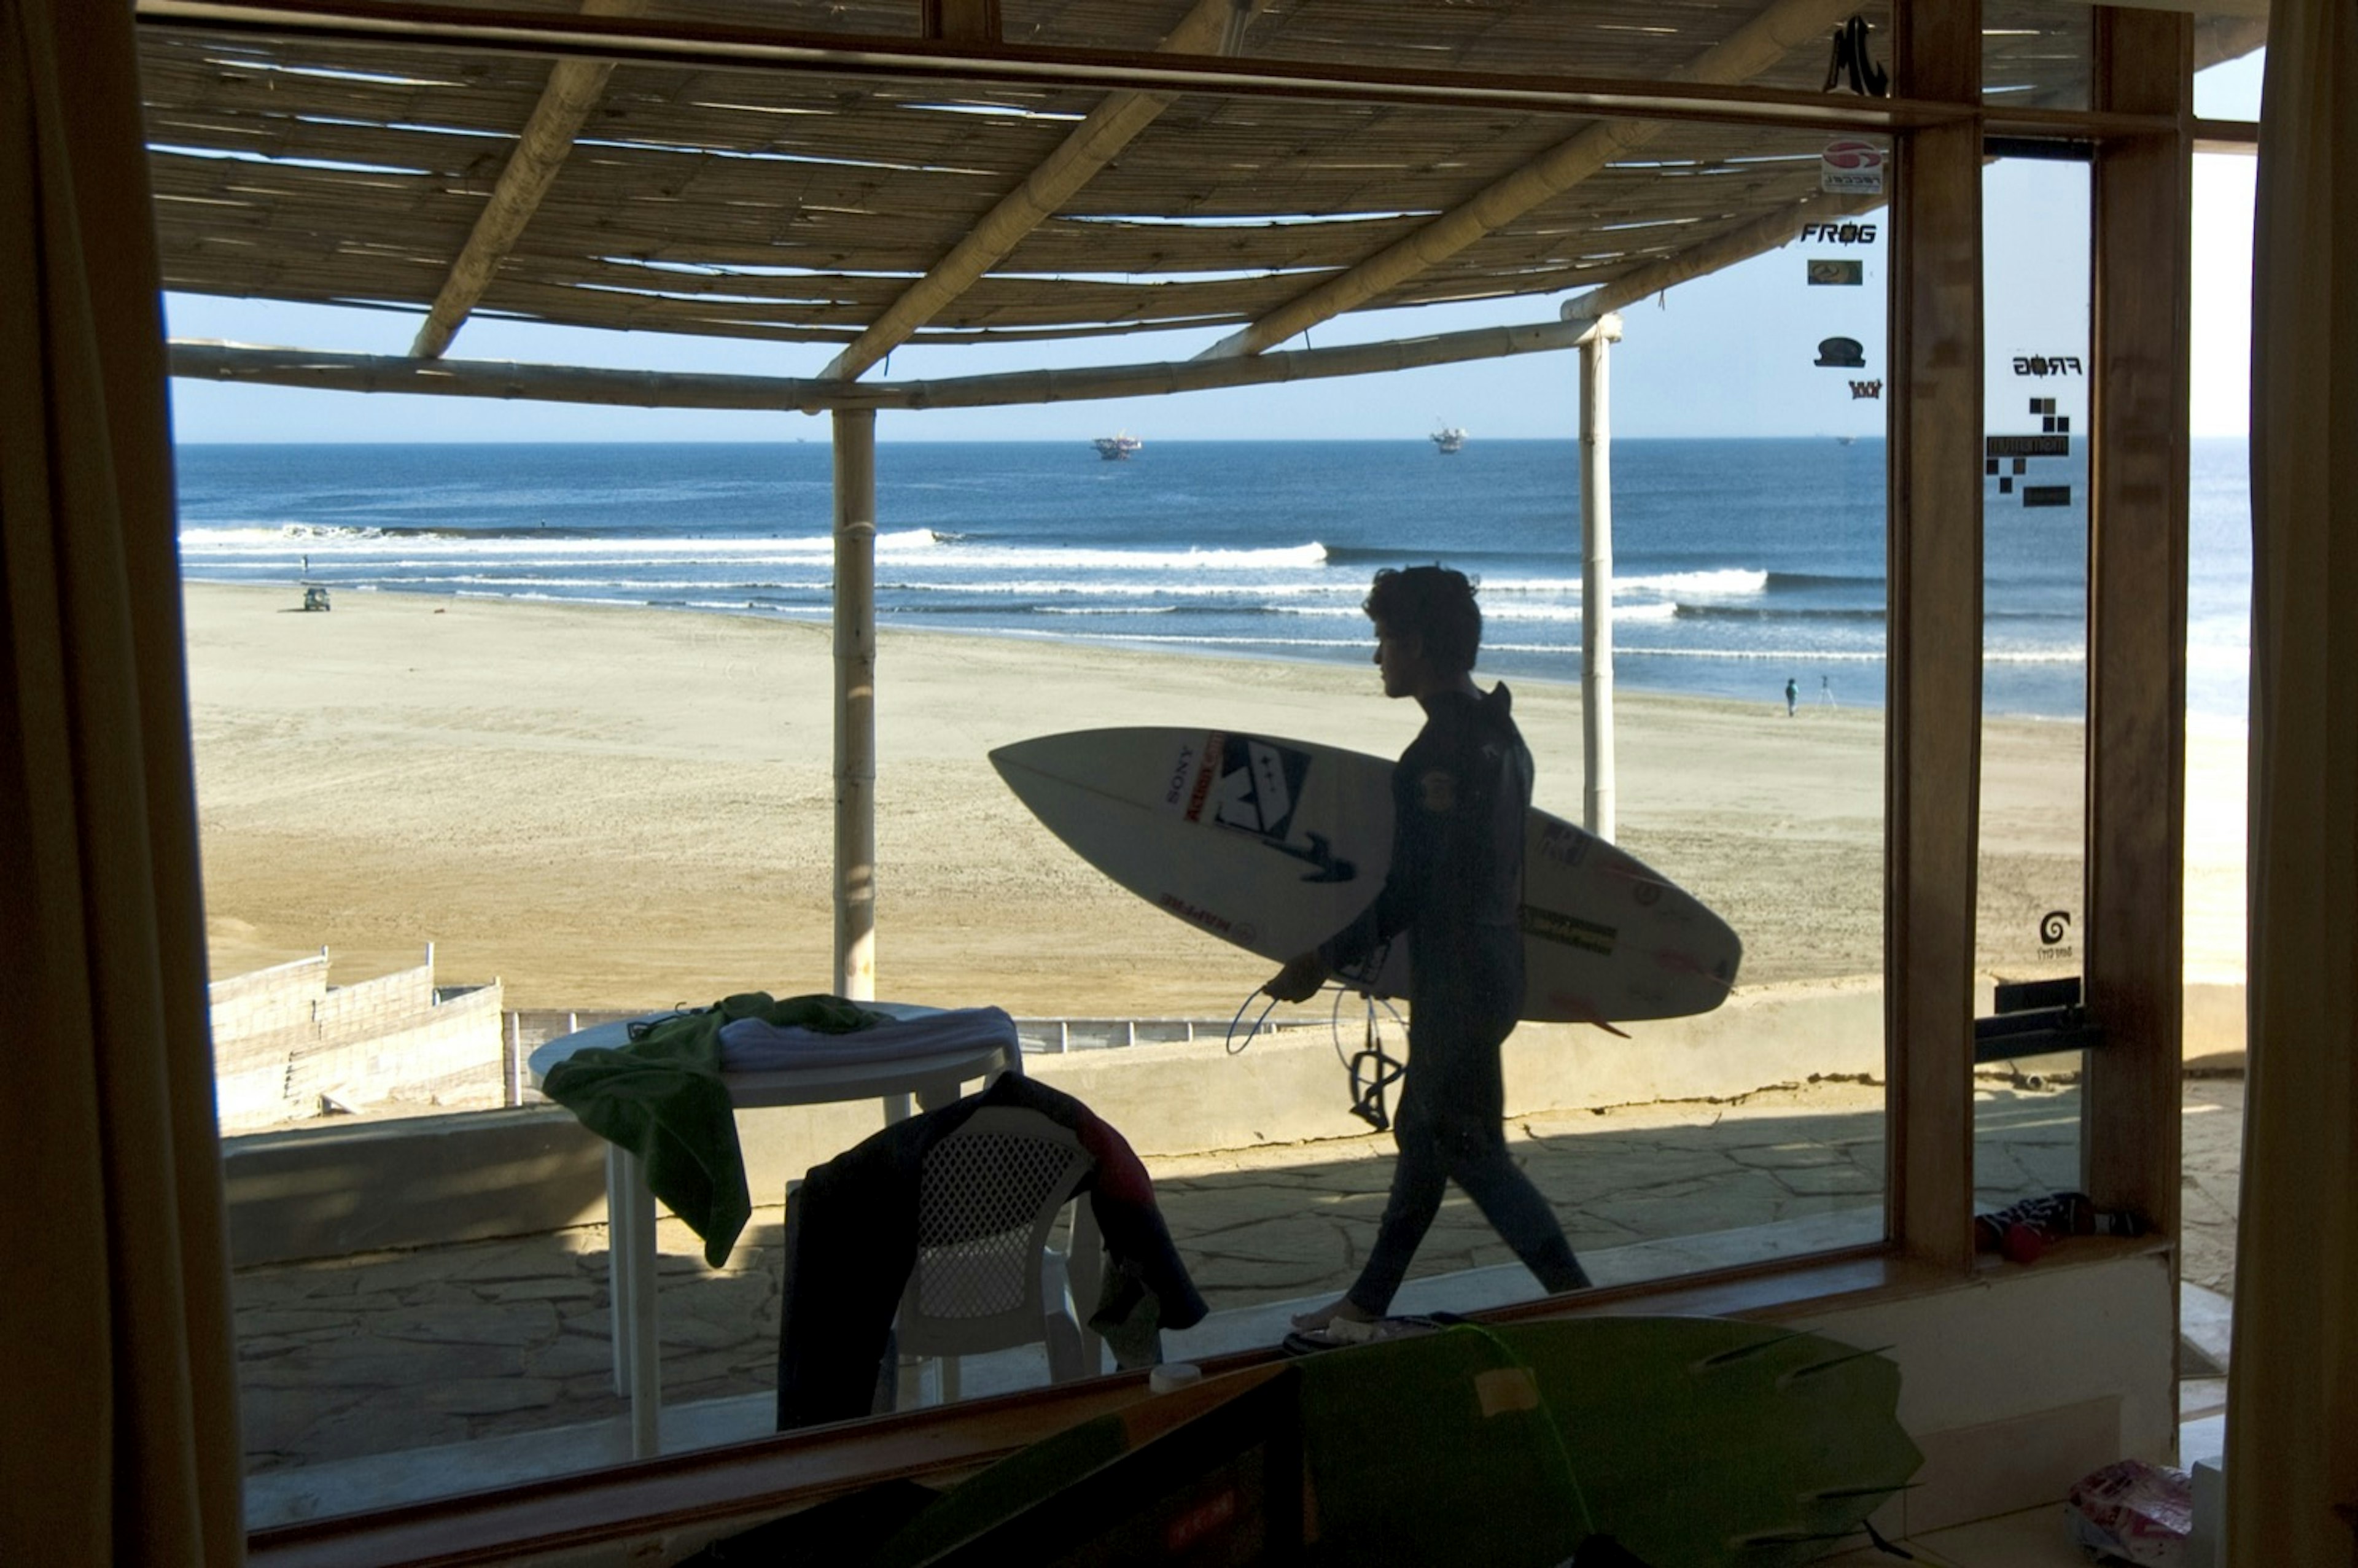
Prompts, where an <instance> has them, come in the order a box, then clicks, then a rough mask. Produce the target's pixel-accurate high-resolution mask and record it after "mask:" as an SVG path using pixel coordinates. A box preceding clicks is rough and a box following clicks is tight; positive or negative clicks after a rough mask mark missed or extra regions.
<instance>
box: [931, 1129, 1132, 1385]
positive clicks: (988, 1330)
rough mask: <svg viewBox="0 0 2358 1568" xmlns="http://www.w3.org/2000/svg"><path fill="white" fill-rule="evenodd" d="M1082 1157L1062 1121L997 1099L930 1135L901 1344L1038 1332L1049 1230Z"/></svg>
mask: <svg viewBox="0 0 2358 1568" xmlns="http://www.w3.org/2000/svg"><path fill="white" fill-rule="evenodd" d="M1089 1165H1090V1161H1089V1156H1088V1155H1087V1152H1084V1151H1083V1150H1082V1148H1081V1145H1080V1140H1078V1139H1077V1138H1076V1137H1074V1135H1073V1134H1072V1132H1071V1131H1070V1130H1067V1129H1065V1128H1063V1127H1059V1126H1057V1125H1056V1123H1055V1122H1053V1121H1051V1120H1049V1119H1047V1118H1046V1117H1044V1116H1043V1115H1041V1114H1040V1113H1039V1112H1038V1111H1035V1110H1020V1109H1016V1108H1011V1107H1005V1106H984V1107H982V1108H980V1109H979V1110H976V1111H975V1112H974V1113H973V1114H972V1115H970V1116H968V1118H967V1119H966V1121H965V1123H964V1124H963V1125H962V1126H960V1127H959V1128H958V1130H957V1131H955V1132H953V1133H951V1134H949V1135H948V1136H947V1137H946V1138H944V1139H943V1140H942V1141H940V1142H938V1143H936V1144H935V1145H934V1147H933V1148H932V1150H930V1151H929V1152H927V1153H926V1155H925V1168H924V1170H923V1172H922V1173H920V1176H919V1184H918V1198H917V1261H916V1266H915V1267H914V1269H912V1270H911V1271H910V1272H909V1282H908V1285H907V1286H906V1287H905V1288H904V1289H903V1292H902V1296H901V1316H900V1323H899V1328H898V1334H899V1338H900V1346H901V1349H902V1350H903V1352H905V1353H907V1354H910V1355H916V1356H965V1355H975V1354H979V1353H981V1352H983V1351H986V1350H996V1349H1000V1348H1003V1347H1005V1346H1010V1345H1020V1344H1023V1343H1026V1342H1028V1341H1032V1340H1036V1339H1038V1338H1040V1337H1041V1332H1042V1331H1041V1322H1042V1318H1043V1315H1044V1312H1045V1311H1046V1309H1047V1307H1048V1305H1049V1304H1050V1303H1046V1302H1044V1299H1043V1296H1042V1292H1041V1262H1042V1257H1043V1254H1044V1252H1045V1250H1046V1248H1047V1245H1048V1233H1049V1231H1050V1229H1051V1228H1052V1227H1054V1226H1055V1223H1056V1215H1057V1211H1058V1210H1060V1209H1062V1208H1063V1207H1064V1206H1065V1203H1066V1202H1067V1201H1068V1200H1069V1199H1070V1198H1071V1197H1072V1195H1073V1190H1074V1189H1075V1188H1076V1187H1077V1186H1078V1185H1079V1184H1080V1183H1081V1180H1082V1178H1083V1177H1085V1176H1087V1173H1088V1171H1089ZM1056 1304H1059V1305H1061V1303H1056Z"/></svg>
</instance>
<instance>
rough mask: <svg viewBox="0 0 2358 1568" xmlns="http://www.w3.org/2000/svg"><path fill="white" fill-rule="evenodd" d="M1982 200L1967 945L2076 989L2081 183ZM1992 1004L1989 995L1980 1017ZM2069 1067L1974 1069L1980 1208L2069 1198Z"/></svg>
mask: <svg viewBox="0 0 2358 1568" xmlns="http://www.w3.org/2000/svg"><path fill="white" fill-rule="evenodd" d="M1983 200H1984V202H1985V213H1986V223H1985V228H1984V243H1985V253H1984V254H1985V267H1984V280H1985V288H1986V290H1987V294H1986V307H1985V322H1986V341H1987V345H1988V351H1989V363H1988V369H1987V373H1986V374H1987V383H1986V384H1987V389H1988V391H1987V421H1988V422H1987V426H1986V430H1987V436H1986V441H1985V450H1986V454H1987V455H1986V456H1985V460H1984V464H1983V469H1984V478H1983V503H1984V510H1983V522H1984V527H1985V546H1984V548H1985V556H1984V571H1985V578H1984V587H1983V592H1984V601H1983V608H1984V615H1985V619H1984V623H1983V624H1984V635H1983V649H1982V658H1983V681H1982V694H1983V724H1982V816H1981V866H1980V879H1981V895H1980V896H1981V905H1980V938H1979V942H1978V947H1979V953H1980V959H1979V962H1980V966H1981V968H1982V971H1983V974H1984V976H1985V980H1986V981H1987V982H1994V983H1995V984H1996V985H1997V986H2001V987H2002V986H2006V985H2009V984H2017V983H2021V982H2027V981H2038V980H2052V979H2070V980H2076V979H2077V977H2078V975H2079V973H2080V959H2079V956H2078V955H2079V952H2080V943H2081V937H2080V934H2079V928H2080V925H2081V922H2082V917H2083V914H2084V908H2085V905H2084V902H2083V899H2084V887H2085V880H2086V879H2085V865H2086V845H2085V831H2084V824H2085V807H2084V803H2083V788H2084V785H2083V780H2084V777H2085V764H2086V736H2085V725H2084V719H2085V715H2086V708H2087V668H2086V658H2087V625H2088V595H2087V559H2088V510H2087V503H2088V495H2087V479H2088V427H2087V418H2088V360H2087V353H2088V349H2087V345H2088V321H2089V316H2088V279H2089V276H2090V273H2089V248H2088V246H2089V228H2088V200H2089V184H2088V168H2087V166H2086V165H2084V164H2081V163H2050V162H2044V161H2035V160H2033V161H2026V160H2021V159H2001V160H1998V161H1996V162H1994V163H1992V164H1990V165H1989V166H1988V168H1987V170H1986V172H1985V175H1984V178H1983ZM2039 1000H2040V1001H2042V1002H2047V1001H2048V1000H2049V999H2039ZM1995 1005H1996V1002H1995V1000H1994V999H1993V997H1992V996H1991V995H1990V993H1988V992H1986V991H1985V993H1984V997H1983V1001H1982V1004H1981V1006H1980V1009H1979V1011H1981V1013H1982V1014H1983V1015H1984V1016H1985V1018H1988V1017H1990V1016H1991V1015H1992V1014H1993V1011H1994V1009H1995ZM2050 1005H2051V1003H2050ZM2028 1016H2029V1014H2028V1013H2018V1014H2011V1015H2008V1016H2006V1017H2005V1018H2001V1019H1999V1020H1998V1021H1997V1022H2000V1023H2006V1024H2011V1023H2015V1022H2020V1021H2021V1020H2022V1019H2023V1018H2025V1017H2028ZM2033 1038H2034V1039H2035V1038H2037V1037H2033ZM2080 1065H2081V1064H2080V1054H2078V1053H2077V1052H2071V1051H2066V1052H2061V1053H2058V1052H2056V1051H2054V1050H2053V1049H2052V1046H2051V1043H2049V1044H2048V1047H2047V1048H2046V1049H2043V1050H2042V1049H2039V1046H2038V1045H2036V1044H2034V1045H2032V1046H2030V1047H2028V1048H2026V1049H2025V1051H2024V1052H2023V1054H2019V1055H2014V1056H2002V1057H1998V1058H1996V1059H1994V1060H1988V1061H1985V1062H1983V1063H1982V1064H1981V1065H1980V1067H1979V1068H1978V1070H1977V1072H1976V1075H1975V1076H1976V1083H1977V1089H1976V1096H1975V1098H1976V1106H1975V1139H1974V1201H1975V1204H1976V1206H1978V1207H1979V1208H1980V1209H1981V1210H1983V1211H1989V1210H1994V1209H2000V1208H2003V1207H2005V1206H2007V1205H2010V1204H2013V1203H2015V1202H2017V1201H2019V1200H2021V1199H2024V1198H2028V1197H2033V1196H2037V1195H2043V1194H2047V1193H2051V1192H2059V1191H2068V1190H2070V1189H2071V1188H2073V1187H2076V1186H2077V1185H2078V1184H2079V1180H2080V1177H2079V1078H2080Z"/></svg>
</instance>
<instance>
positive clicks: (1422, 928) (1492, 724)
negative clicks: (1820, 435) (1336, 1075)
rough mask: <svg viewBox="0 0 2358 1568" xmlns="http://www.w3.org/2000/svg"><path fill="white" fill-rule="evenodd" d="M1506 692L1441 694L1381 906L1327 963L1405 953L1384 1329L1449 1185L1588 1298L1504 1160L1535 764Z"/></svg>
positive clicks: (1411, 752)
mask: <svg viewBox="0 0 2358 1568" xmlns="http://www.w3.org/2000/svg"><path fill="white" fill-rule="evenodd" d="M1511 702H1512V699H1511V698H1510V697H1509V695H1508V692H1507V688H1506V687H1504V686H1500V687H1496V688H1494V689H1493V690H1492V691H1491V692H1490V694H1489V695H1488V696H1487V697H1471V696H1466V695H1464V694H1462V693H1455V692H1452V693H1446V694H1444V695H1442V696H1439V697H1433V699H1432V700H1431V701H1430V703H1429V704H1428V706H1427V708H1426V715H1425V723H1424V729H1423V730H1422V732H1420V733H1419V734H1418V736H1417V738H1416V740H1415V741H1413V742H1412V744H1411V745H1410V746H1409V749H1408V750H1407V751H1406V752H1402V753H1401V759H1400V762H1399V763H1398V764H1397V765H1396V766H1395V767H1394V768H1393V770H1392V858H1391V869H1390V871H1389V872H1387V873H1386V875H1385V879H1384V886H1383V891H1382V892H1379V894H1378V895H1377V896H1376V900H1375V902H1374V903H1372V904H1370V905H1369V906H1368V908H1367V909H1366V910H1365V911H1364V912H1363V913H1362V914H1360V915H1359V917H1358V918H1357V920H1354V921H1353V922H1352V923H1351V924H1350V925H1347V926H1345V927H1344V928H1343V929H1342V930H1341V931H1338V932H1336V934H1335V935H1333V936H1332V937H1330V938H1328V939H1327V940H1326V941H1325V943H1324V944H1322V945H1321V946H1320V947H1319V949H1318V952H1319V957H1321V958H1323V959H1324V960H1325V963H1326V966H1327V968H1330V969H1332V970H1336V971H1338V972H1346V971H1348V970H1350V969H1352V968H1354V967H1355V966H1357V965H1358V964H1359V963H1361V962H1362V961H1364V960H1365V959H1367V958H1368V957H1369V955H1371V954H1372V953H1373V952H1374V951H1375V950H1376V949H1377V948H1378V947H1379V946H1382V945H1383V944H1384V943H1386V942H1389V941H1390V940H1391V939H1392V938H1394V937H1396V936H1401V935H1406V936H1407V937H1408V939H1409V1007H1410V1012H1409V1031H1408V1040H1409V1056H1408V1072H1407V1076H1406V1077H1405V1079H1404V1080H1403V1082H1402V1086H1401V1099H1400V1110H1399V1114H1398V1115H1397V1116H1396V1117H1395V1118H1394V1119H1393V1125H1392V1137H1393V1139H1394V1141H1396V1142H1397V1144H1398V1145H1399V1148H1400V1160H1399V1162H1398V1163H1397V1165H1395V1166H1394V1168H1393V1172H1392V1189H1391V1196H1390V1200H1389V1201H1388V1202H1387V1203H1386V1204H1385V1206H1384V1217H1383V1222H1382V1225H1381V1226H1380V1227H1379V1229H1378V1231H1377V1233H1376V1245H1375V1249H1374V1250H1373V1251H1372V1252H1371V1253H1369V1254H1368V1261H1367V1264H1366V1266H1365V1267H1364V1268H1362V1269H1361V1270H1360V1271H1359V1278H1358V1281H1357V1283H1356V1284H1354V1285H1353V1286H1352V1287H1351V1291H1350V1301H1351V1303H1352V1304H1353V1305H1355V1306H1357V1307H1358V1308H1360V1309H1361V1310H1362V1311H1364V1312H1368V1313H1371V1314H1382V1313H1384V1312H1385V1311H1386V1310H1388V1309H1389V1308H1390V1305H1391V1300H1392V1294H1393V1292H1395V1291H1397V1290H1399V1288H1400V1283H1401V1279H1402V1278H1403V1277H1405V1276H1406V1274H1407V1273H1408V1266H1409V1263H1410V1261H1411V1260H1412V1259H1413V1258H1414V1257H1415V1256H1416V1249H1417V1246H1418V1244H1419V1243H1420V1242H1422V1240H1423V1239H1424V1233H1425V1231H1426V1230H1427V1229H1428V1228H1430V1227H1431V1226H1432V1224H1433V1216H1434V1215H1435V1214H1437V1213H1438V1212H1440V1208H1441V1199H1442V1193H1443V1189H1444V1186H1445V1185H1446V1184H1447V1183H1448V1182H1449V1181H1450V1180H1452V1179H1453V1178H1454V1179H1455V1181H1456V1183H1457V1184H1458V1185H1459V1186H1460V1187H1463V1188H1464V1189H1465V1190H1466V1195H1467V1196H1468V1197H1471V1198H1472V1199H1473V1200H1474V1202H1475V1204H1476V1206H1477V1207H1479V1208H1480V1209H1481V1211H1482V1214H1483V1217H1485V1218H1487V1220H1489V1222H1490V1226H1491V1228H1493V1229H1495V1230H1496V1231H1498V1235H1499V1236H1500V1238H1503V1239H1504V1240H1505V1241H1506V1243H1507V1244H1508V1245H1509V1247H1512V1248H1513V1249H1515V1253H1516V1255H1517V1256H1518V1257H1520V1258H1521V1259H1522V1260H1523V1262H1524V1263H1525V1264H1526V1265H1527V1266H1528V1267H1529V1268H1530V1269H1531V1272H1532V1273H1534V1274H1536V1275H1538V1276H1539V1279H1540V1282H1541V1284H1543V1285H1545V1286H1546V1287H1547V1288H1548V1289H1549V1290H1551V1291H1566V1290H1574V1289H1578V1288H1579V1287H1581V1286H1584V1285H1585V1284H1587V1283H1588V1276H1587V1275H1586V1274H1585V1272H1583V1271H1582V1269H1581V1267H1580V1262H1579V1260H1578V1259H1576V1258H1575V1257H1574V1255H1573V1250H1572V1247H1571V1245H1570V1243H1568V1242H1566V1241H1565V1240H1564V1238H1563V1229H1562V1228H1561V1227H1558V1226H1557V1224H1556V1221H1555V1215H1554V1213H1553V1211H1552V1210H1551V1209H1550V1208H1549V1206H1548V1202H1547V1199H1546V1198H1544V1197H1543V1196H1541V1194H1540V1191H1539V1189H1538V1188H1536V1187H1534V1186H1533V1185H1532V1184H1531V1178H1530V1177H1528V1176H1526V1175H1524V1174H1523V1173H1522V1170H1521V1168H1520V1166H1518V1165H1517V1164H1516V1163H1515V1162H1514V1158H1513V1156H1511V1155H1510V1154H1509V1153H1508V1152H1507V1139H1506V1132H1505V1130H1504V1127H1503V1125H1502V1123H1503V1121H1504V1119H1505V1114H1506V1089H1505V1086H1504V1083H1503V1081H1502V1079H1501V1076H1500V1069H1499V1065H1498V1048H1499V1046H1500V1045H1501V1044H1504V1043H1505V1041H1506V1038H1507V1036H1508V1035H1509V1034H1510V1033H1513V1032H1514V1027H1515V1019H1516V1015H1517V1014H1518V1013H1519V1012H1520V1010H1521V1006H1522V1000H1523V938H1522V932H1521V929H1520V925H1519V923H1518V914H1519V912H1520V906H1521V903H1522V892H1523V816H1524V813H1525V812H1526V811H1527V810H1529V809H1530V806H1531V773H1532V767H1531V751H1530V749H1529V748H1528V747H1526V746H1525V745H1524V744H1523V737H1522V734H1521V732H1520V731H1519V730H1517V729H1516V728H1515V721H1514V718H1513V715H1512V713H1511V711H1510V707H1511Z"/></svg>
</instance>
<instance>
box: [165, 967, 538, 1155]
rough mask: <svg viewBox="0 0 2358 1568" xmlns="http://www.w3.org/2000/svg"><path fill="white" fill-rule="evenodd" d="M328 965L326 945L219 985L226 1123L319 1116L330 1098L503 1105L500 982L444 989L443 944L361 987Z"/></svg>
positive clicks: (217, 1034)
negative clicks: (437, 968)
mask: <svg viewBox="0 0 2358 1568" xmlns="http://www.w3.org/2000/svg"><path fill="white" fill-rule="evenodd" d="M328 962H329V959H328V955H327V953H326V952H325V951H324V950H322V951H321V952H320V954H319V956H318V957H312V958H299V959H297V960H296V961H295V962H293V963H291V964H281V965H278V966H276V967H275V968H268V969H262V970H257V971H256V972H254V973H253V974H250V975H239V976H234V977H233V978H231V979H226V980H222V981H219V982H216V983H215V984H214V985H212V986H211V988H209V989H210V999H211V1011H212V1032H213V1063H214V1068H213V1071H214V1089H213V1094H214V1107H215V1113H216V1115H217V1116H218V1118H219V1119H220V1122H221V1125H222V1128H223V1129H224V1130H230V1131H238V1130H252V1129H254V1128H258V1127H264V1126H269V1125H273V1124H276V1123H280V1122H286V1121H292V1120H300V1119H307V1118H310V1117H315V1116H318V1115H319V1114H320V1112H321V1108H322V1098H323V1097H326V1098H332V1099H333V1100H334V1101H335V1102H336V1103H337V1104H339V1105H341V1106H344V1107H346V1108H361V1107H364V1106H372V1105H380V1104H384V1103H385V1102H387V1101H398V1100H408V1101H412V1102H418V1103H426V1104H449V1103H475V1104H497V1103H499V1098H500V1094H501V1090H502V1087H503V1079H502V1074H501V1064H502V1055H503V1043H502V1011H501V1007H502V992H501V988H500V987H499V985H498V983H497V982H494V983H492V985H490V986H485V987H475V988H470V989H465V990H456V989H452V990H443V991H438V990H437V989H436V988H435V984H434V962H433V952H432V949H431V948H428V949H427V961H426V962H425V963H424V964H422V965H420V966H418V967H417V968H411V969H404V970H400V971H398V972H396V973H395V974H390V975H383V976H379V977H378V978H376V979H370V980H363V981H362V982H360V983H359V984H357V985H351V986H340V987H332V988H331V987H330V986H329V984H328V982H327V977H328ZM478 1084H480V1087H478Z"/></svg>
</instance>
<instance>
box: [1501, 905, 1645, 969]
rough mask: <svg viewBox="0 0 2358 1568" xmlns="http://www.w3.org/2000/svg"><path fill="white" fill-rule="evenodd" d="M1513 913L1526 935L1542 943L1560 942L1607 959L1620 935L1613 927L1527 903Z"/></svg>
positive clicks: (1610, 955)
mask: <svg viewBox="0 0 2358 1568" xmlns="http://www.w3.org/2000/svg"><path fill="white" fill-rule="evenodd" d="M1517 914H1518V915H1519V916H1520V918H1519V920H1518V921H1517V924H1519V925H1521V927H1522V928H1523V935H1526V936H1536V937H1538V938H1539V939H1540V940H1541V941H1542V942H1561V943H1563V945H1564V946H1567V947H1578V948H1580V949H1581V950H1582V951H1584V952H1588V953H1595V954H1597V955H1599V956H1601V957H1607V958H1609V957H1612V956H1613V947H1614V945H1615V944H1616V943H1617V942H1618V941H1619V940H1620V937H1621V933H1620V932H1619V931H1618V930H1617V929H1616V928H1615V927H1613V926H1610V925H1599V924H1598V923H1596V922H1595V921H1594V920H1583V919H1581V918H1580V916H1578V915H1576V914H1563V913H1562V912H1561V911H1558V910H1553V909H1541V908H1539V907H1537V906H1536V905H1533V904H1528V903H1527V904H1524V905H1523V906H1522V907H1521V909H1520V910H1519V911H1518V912H1517Z"/></svg>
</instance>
